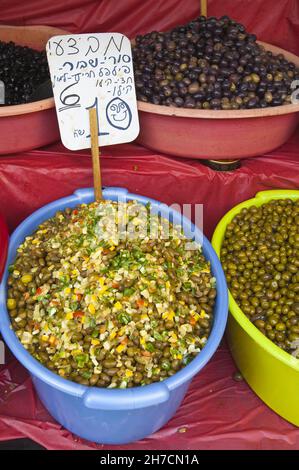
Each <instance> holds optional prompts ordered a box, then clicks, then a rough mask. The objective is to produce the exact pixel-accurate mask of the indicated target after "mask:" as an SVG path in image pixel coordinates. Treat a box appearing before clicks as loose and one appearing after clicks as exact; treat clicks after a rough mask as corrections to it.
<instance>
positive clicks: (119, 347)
mask: <svg viewBox="0 0 299 470" xmlns="http://www.w3.org/2000/svg"><path fill="white" fill-rule="evenodd" d="M124 349H125V345H124V344H120V345H119V346H117V348H116V351H117V352H118V353H121V352H122V351H123V350H124Z"/></svg>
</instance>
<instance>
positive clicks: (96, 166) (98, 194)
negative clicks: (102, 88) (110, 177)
mask: <svg viewBox="0 0 299 470" xmlns="http://www.w3.org/2000/svg"><path fill="white" fill-rule="evenodd" d="M89 123H90V141H91V156H92V171H93V185H94V197H95V200H96V202H99V201H101V199H103V195H102V178H101V164H100V150H99V137H98V116H97V110H96V109H95V108H90V110H89Z"/></svg>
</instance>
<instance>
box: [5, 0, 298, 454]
mask: <svg viewBox="0 0 299 470" xmlns="http://www.w3.org/2000/svg"><path fill="white" fill-rule="evenodd" d="M142 3H143V2H142ZM144 3H146V2H144ZM156 3H157V4H159V5H158V7H159V15H158V17H159V18H164V19H163V21H159V20H158V21H157V23H156V24H154V22H153V14H152V13H153V12H152V11H151V14H149V12H145V11H144V10H143V8H142V7H141V6H140V2H137V1H136V0H130V1H128V2H127V3H126V12H125V13H126V14H125V15H124V12H122V11H116V12H112V11H111V9H110V8H109V6H108V2H106V1H105V0H104V1H101V2H89V5H88V6H87V7H86V15H87V16H86V18H85V19H84V18H82V16H81V13H80V12H79V11H78V10H77V8H76V2H75V1H74V5H73V6H74V8H73V10H72V13H71V15H69V8H70V7H69V5H68V8H67V10H68V11H65V12H61V10H60V11H59V12H58V11H55V6H53V7H52V6H50V3H49V5H48V6H45V7H44V9H43V11H41V10H39V9H38V8H37V9H36V10H35V11H36V13H35V17H34V18H30V22H33V23H36V24H49V25H53V26H56V27H63V28H65V29H67V30H70V31H96V30H97V31H98V30H111V28H112V29H113V30H120V31H122V32H124V33H126V34H127V35H128V36H130V37H133V36H134V35H135V34H136V33H144V32H146V31H149V30H152V29H153V28H156V29H157V30H158V31H159V30H160V31H161V30H165V29H167V28H169V27H172V26H173V25H175V24H177V23H178V22H180V23H183V22H186V21H188V20H190V19H191V18H192V17H194V16H197V15H198V10H197V8H198V4H199V2H194V1H191V0H188V1H187V2H185V5H184V12H183V14H184V15H187V16H186V17H185V16H184V17H182V11H181V4H180V2H179V1H170V0H169V1H167V2H165V1H164V2H156ZM251 3H253V2H251ZM279 3H280V5H277V6H275V7H274V6H273V5H272V2H271V5H270V2H267V1H258V2H255V5H251V7H250V8H246V10H245V9H244V3H243V5H242V1H240V0H239V1H237V2H234V8H233V9H232V7H231V2H229V1H222V2H219V1H217V0H212V1H210V2H209V14H210V15H213V14H215V15H217V16H219V15H222V14H227V13H229V14H231V15H232V16H234V17H235V18H236V19H237V20H239V21H242V22H244V23H245V24H246V26H247V27H248V28H249V29H250V30H252V31H253V32H255V33H257V34H259V36H260V38H261V39H262V40H265V41H267V40H268V41H269V40H273V29H274V28H275V32H276V37H275V44H276V45H278V46H281V47H284V48H285V49H287V50H290V51H292V52H295V53H297V54H298V45H297V43H296V34H297V33H298V30H297V29H296V28H298V26H296V20H297V19H296V13H295V9H294V8H293V7H294V4H295V2H294V1H292V0H284V1H283V2H279ZM162 4H163V5H162ZM269 5H270V7H269ZM104 7H107V9H106V10H105V8H104ZM160 7H161V8H162V10H160ZM195 7H196V10H195ZM267 7H268V8H271V22H270V23H271V24H270V26H269V24H267V22H266V16H267V15H258V14H257V13H261V11H262V9H263V8H267ZM98 8H100V9H101V10H98ZM13 10H14V9H13V7H12V9H11V11H10V9H7V12H4V14H3V18H2V20H1V21H3V22H6V23H10V22H11V21H12V19H13V21H14V22H18V21H19V20H18V18H19V17H18V15H20V21H21V22H23V21H24V20H23V18H24V17H26V12H20V11H18V12H14V11H13ZM79 10H80V8H79ZM80 11H81V10H80ZM108 12H109V13H108ZM130 12H131V13H133V12H134V15H133V16H130ZM136 12H137V13H139V16H140V23H139V24H136ZM79 13H80V14H79ZM123 17H125V18H126V22H125V24H124V23H123V22H122V21H121V18H123ZM63 18H67V20H66V19H65V21H64V20H63ZM90 18H93V23H92V24H91V23H90ZM99 18H101V20H100V23H99V20H98V19H99ZM141 18H143V20H141ZM165 18H167V20H165ZM257 18H259V24H258V25H256V24H255V23H256V19H257ZM82 21H83V23H84V24H82ZM137 23H138V22H137ZM136 28H137V29H136ZM286 31H287V32H288V34H287V39H286V34H285V33H286ZM296 32H297V33H296ZM298 147H299V132H298V131H297V133H296V134H295V135H294V136H293V137H292V138H291V140H290V141H289V142H288V143H287V144H285V145H284V146H283V147H281V148H279V149H277V150H276V151H273V152H271V153H270V154H267V155H265V156H263V157H259V158H256V159H248V160H244V162H242V166H241V168H239V169H238V170H236V171H234V172H227V173H217V172H215V171H213V170H212V169H210V168H208V167H206V166H204V165H203V164H202V163H199V162H197V161H194V160H189V159H180V158H170V157H168V156H166V155H160V154H158V153H155V152H153V151H151V150H146V149H144V148H143V147H140V146H138V145H136V144H126V145H123V146H121V147H107V148H104V149H103V151H102V158H101V163H102V180H103V185H104V186H114V187H115V186H120V187H126V188H128V189H129V190H130V191H131V192H133V193H136V194H142V195H144V196H148V197H152V198H155V199H157V200H160V201H162V202H166V203H168V204H171V203H174V202H175V203H179V204H183V203H189V204H190V203H191V204H195V203H197V204H198V203H202V204H203V205H204V224H203V230H204V233H205V234H206V235H207V236H208V237H211V235H212V233H213V230H214V228H215V226H216V224H217V222H218V221H219V220H220V218H221V217H222V216H223V214H224V213H225V212H227V210H228V209H230V208H231V207H233V206H235V205H236V204H237V203H239V202H241V201H243V200H245V199H248V198H250V197H252V196H254V195H255V193H256V192H258V191H261V190H267V189H276V188H283V189H286V188H288V189H297V188H298V186H299V175H298V160H299V152H298ZM92 182H93V178H92V170H91V161H90V151H88V150H86V151H85V150H84V151H82V150H80V151H77V152H76V153H74V152H73V153H71V152H69V151H67V150H66V149H65V148H64V147H63V146H62V145H61V144H59V143H57V144H54V145H50V146H48V147H44V148H41V149H38V150H35V151H31V152H26V153H21V154H16V155H11V156H5V155H3V156H1V157H0V200H1V209H0V210H1V212H3V215H4V216H5V218H6V220H7V222H8V225H9V229H10V231H11V230H13V229H14V228H15V227H16V226H17V225H18V224H19V223H20V222H21V221H22V220H23V219H24V218H25V217H27V216H28V215H29V214H31V213H32V212H33V211H34V210H36V209H37V208H39V207H41V206H43V205H45V204H46V203H48V202H50V201H53V200H54V199H57V198H59V197H63V196H66V195H69V194H71V193H72V192H73V190H74V189H77V188H83V187H91V186H92ZM235 371H236V368H235V366H234V364H233V362H232V359H231V356H230V354H229V352H228V349H227V346H226V343H225V341H223V343H222V345H221V347H220V348H219V349H218V351H217V353H216V354H215V356H214V357H213V359H212V360H211V361H210V362H209V364H208V365H207V366H206V367H205V369H204V370H203V371H202V372H201V373H200V374H199V375H198V376H197V377H196V378H195V379H194V381H193V382H192V385H191V387H190V389H189V392H188V394H187V396H186V398H185V400H184V402H183V405H182V406H181V407H180V408H179V410H178V412H177V413H176V415H175V416H174V418H173V419H172V420H171V421H170V422H169V423H168V424H167V425H166V426H164V427H163V428H162V429H161V430H160V431H158V432H157V433H155V434H154V435H152V436H150V437H149V438H147V439H145V440H142V441H138V442H135V443H133V444H130V445H127V446H121V448H122V449H124V448H126V449H138V448H139V449H229V448H232V449H233V448H234V449H235V448H238V449H246V448H250V449H270V448H271V449H275V448H277V449H278V448H279V449H282V448H285V449H291V448H298V446H299V430H298V428H296V427H295V426H293V425H291V424H289V423H287V422H286V421H285V420H283V419H282V418H280V417H279V416H278V415H276V414H275V413H273V412H272V411H271V410H270V409H268V408H267V407H266V406H265V405H264V404H263V403H262V402H261V401H260V400H259V399H258V398H257V397H256V395H254V394H253V392H252V391H251V390H250V389H249V387H248V386H247V384H246V383H245V382H244V381H236V380H234V379H233V375H234V372H235ZM21 437H29V438H31V439H33V440H35V441H36V442H38V443H40V444H42V445H43V446H45V447H46V448H48V449H58V448H61V449H89V448H94V449H104V448H106V449H107V448H109V446H103V445H96V444H93V443H90V442H87V441H83V440H82V439H79V438H77V437H76V436H74V435H72V434H71V433H70V432H69V431H66V430H65V429H63V428H62V427H61V426H60V425H59V424H57V423H56V422H54V420H53V418H51V417H50V415H49V414H48V412H47V411H46V410H45V408H44V407H43V406H42V405H41V403H40V402H39V400H38V399H37V397H36V394H35V391H34V389H33V387H32V382H31V380H30V378H29V376H28V373H27V372H26V370H25V369H24V368H23V367H22V366H21V365H20V364H19V363H18V362H16V360H15V359H13V358H12V356H10V353H9V352H7V357H6V365H5V366H0V440H8V439H13V438H21Z"/></svg>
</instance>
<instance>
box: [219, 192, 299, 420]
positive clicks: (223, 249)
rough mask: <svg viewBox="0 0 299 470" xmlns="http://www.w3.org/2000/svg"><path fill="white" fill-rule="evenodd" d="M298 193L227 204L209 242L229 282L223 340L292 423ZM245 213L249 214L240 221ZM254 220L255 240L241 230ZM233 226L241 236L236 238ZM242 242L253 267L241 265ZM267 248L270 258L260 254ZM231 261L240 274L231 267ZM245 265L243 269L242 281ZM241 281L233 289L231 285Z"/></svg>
mask: <svg viewBox="0 0 299 470" xmlns="http://www.w3.org/2000/svg"><path fill="white" fill-rule="evenodd" d="M298 198H299V191H291V190H285V191H283V190H278V191H264V192H260V193H258V194H257V195H256V197H255V198H253V199H249V200H248V201H245V202H243V203H241V204H239V205H237V206H236V207H234V208H233V209H231V210H230V211H229V212H228V213H227V214H226V215H225V216H224V217H223V219H222V220H221V221H220V222H219V224H218V226H217V228H216V230H215V233H214V235H213V240H212V244H213V246H214V248H215V250H216V252H217V254H218V255H219V256H220V259H221V261H222V263H223V265H224V269H225V271H226V274H227V279H228V282H229V285H230V293H229V307H230V312H231V315H230V319H229V323H228V340H229V346H230V349H231V353H232V355H233V358H234V360H235V361H236V364H237V366H238V368H239V369H240V371H241V373H242V374H243V376H244V378H245V379H246V380H247V381H248V383H249V385H250V386H251V387H252V388H253V390H254V391H255V392H256V393H257V394H258V395H259V396H260V397H261V399H262V400H264V401H265V402H266V403H267V404H268V405H269V406H270V407H271V408H273V409H274V410H275V411H276V412H277V413H279V414H280V415H281V416H283V417H284V418H286V419H287V420H288V421H290V422H291V423H294V424H295V425H297V426H298V425H299V414H298V406H297V403H298V384H299V360H298V359H296V357H295V356H297V348H298V346H297V340H298V329H297V324H298V314H297V303H298V279H297V278H298V249H297V238H298V223H297V222H298V221H297V219H298V215H297V211H298ZM248 214H249V215H250V217H249V219H248V217H247V220H246V221H245V220H243V217H245V216H246V215H248ZM236 217H237V219H236ZM264 217H265V218H266V220H265V219H264ZM293 217H294V219H293ZM259 219H260V222H261V228H260V229H259V235H258V236H257V237H258V238H256V235H253V233H252V234H251V235H250V237H249V238H247V236H246V233H244V232H247V230H250V229H251V230H253V231H254V232H255V229H254V227H255V226H257V225H258V224H259V222H258V220H259ZM277 221H279V225H277V224H276V223H277ZM239 224H240V225H239ZM242 227H243V228H242ZM232 231H233V233H234V234H235V235H233V233H232ZM238 231H240V232H243V236H240V237H239V236H238V235H237V233H238ZM256 233H257V232H255V234H256ZM281 237H282V238H283V240H282V241H281ZM247 246H248V249H249V250H250V252H251V256H250V260H249V261H248V262H249V263H251V262H252V264H253V266H252V267H251V264H250V266H247V269H246V261H245V258H246V249H247ZM256 248H258V250H256ZM268 249H269V250H270V251H271V256H267V251H268ZM235 250H237V252H238V255H236V251H235ZM285 250H286V251H285ZM241 255H242V256H241ZM237 256H238V261H237ZM240 257H241V258H242V259H243V261H241V260H240ZM277 259H278V263H277V262H276V261H277ZM236 262H238V269H237V271H238V272H239V273H240V272H242V274H243V275H242V276H241V277H240V276H236V275H235V274H234V273H233V271H234V269H233V268H234V266H233V264H235V263H236ZM243 262H244V263H245V264H243ZM243 267H244V270H243ZM252 269H254V270H255V271H254V272H253V273H252ZM247 271H251V275H250V281H249V280H247V279H246V276H247ZM243 280H244V282H245V285H244V288H243V294H241V293H240V291H239V287H238V286H239V284H240V282H243ZM285 288H286V289H285ZM246 296H247V298H245V297H246ZM242 310H243V311H242ZM245 314H246V315H245ZM247 317H249V318H247ZM252 322H254V324H253V323H252ZM259 330H260V331H259ZM272 341H274V342H275V343H276V344H274V342H272ZM286 351H288V352H290V353H293V354H294V355H291V354H288V352H286Z"/></svg>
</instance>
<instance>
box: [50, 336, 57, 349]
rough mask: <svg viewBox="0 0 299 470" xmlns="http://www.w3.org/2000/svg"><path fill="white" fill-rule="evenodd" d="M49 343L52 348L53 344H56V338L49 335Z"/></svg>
mask: <svg viewBox="0 0 299 470" xmlns="http://www.w3.org/2000/svg"><path fill="white" fill-rule="evenodd" d="M49 343H50V344H51V346H54V344H55V343H56V338H55V336H53V335H51V336H50V338H49Z"/></svg>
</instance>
